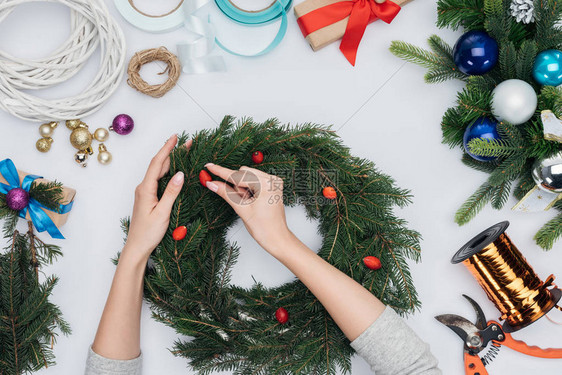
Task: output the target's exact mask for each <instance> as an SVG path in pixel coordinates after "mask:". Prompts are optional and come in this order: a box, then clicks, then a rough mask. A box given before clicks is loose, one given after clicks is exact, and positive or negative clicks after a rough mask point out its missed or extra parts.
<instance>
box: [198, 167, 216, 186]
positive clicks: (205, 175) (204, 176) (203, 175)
mask: <svg viewBox="0 0 562 375" xmlns="http://www.w3.org/2000/svg"><path fill="white" fill-rule="evenodd" d="M208 181H213V179H212V178H211V175H210V174H209V172H207V171H206V170H204V169H203V170H202V171H201V172H199V182H200V183H201V185H203V186H204V187H207V182H208Z"/></svg>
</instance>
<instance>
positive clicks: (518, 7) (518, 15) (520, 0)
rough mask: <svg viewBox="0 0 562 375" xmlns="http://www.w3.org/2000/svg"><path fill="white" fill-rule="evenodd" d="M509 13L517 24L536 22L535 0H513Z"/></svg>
mask: <svg viewBox="0 0 562 375" xmlns="http://www.w3.org/2000/svg"><path fill="white" fill-rule="evenodd" d="M509 11H510V13H511V15H512V16H513V17H514V18H515V20H516V21H517V22H523V23H531V22H535V5H534V0H511V5H510V6H509Z"/></svg>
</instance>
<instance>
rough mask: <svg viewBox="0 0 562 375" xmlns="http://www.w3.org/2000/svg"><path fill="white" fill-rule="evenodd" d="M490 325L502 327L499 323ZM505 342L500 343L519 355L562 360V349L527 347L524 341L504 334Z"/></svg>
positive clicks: (491, 322) (492, 322)
mask: <svg viewBox="0 0 562 375" xmlns="http://www.w3.org/2000/svg"><path fill="white" fill-rule="evenodd" d="M490 324H497V325H500V324H499V323H498V322H494V321H490V322H488V325H490ZM504 336H505V340H504V341H500V343H501V344H502V345H505V346H507V347H508V348H510V349H513V350H515V351H517V352H519V353H523V354H526V355H530V356H532V357H539V358H562V349H554V348H540V347H538V346H534V345H533V346H531V345H527V343H525V342H524V341H520V340H515V339H514V338H513V337H512V336H511V334H509V333H507V332H504Z"/></svg>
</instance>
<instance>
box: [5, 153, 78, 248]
mask: <svg viewBox="0 0 562 375" xmlns="http://www.w3.org/2000/svg"><path fill="white" fill-rule="evenodd" d="M39 185H42V186H43V187H47V188H46V189H41V188H38V186H39ZM0 194H2V195H0V199H2V200H4V202H0V203H1V204H2V205H4V206H5V207H7V208H9V209H11V210H13V211H14V212H17V214H18V215H19V216H20V217H21V218H24V219H26V220H28V221H31V222H33V225H34V226H35V228H36V229H37V231H38V232H44V231H47V233H49V234H50V235H51V237H52V238H58V239H64V237H63V235H62V233H61V232H60V230H59V228H60V227H61V226H62V225H64V223H66V220H67V219H68V214H69V212H70V210H71V209H72V205H73V203H74V196H75V195H76V190H74V189H71V188H68V187H64V186H61V185H60V184H56V183H52V182H49V181H47V180H44V179H43V177H41V176H36V175H31V174H27V173H25V172H21V171H18V170H17V169H16V166H15V165H14V163H13V162H12V160H10V159H5V160H2V161H0ZM49 197H52V199H54V200H56V204H49V203H48V202H46V201H45V200H49ZM50 203H52V202H50Z"/></svg>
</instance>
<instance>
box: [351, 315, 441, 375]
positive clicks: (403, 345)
mask: <svg viewBox="0 0 562 375" xmlns="http://www.w3.org/2000/svg"><path fill="white" fill-rule="evenodd" d="M351 346H352V347H353V349H355V351H356V352H357V353H358V354H359V355H360V356H361V357H363V358H364V359H365V360H366V361H367V363H369V365H371V369H372V370H373V371H374V372H375V374H376V375H440V374H441V370H439V368H438V367H437V365H438V363H437V359H436V358H435V357H434V356H433V355H432V354H431V352H430V351H429V345H428V344H426V343H425V342H423V341H422V340H421V339H420V338H419V337H418V336H417V335H416V333H415V332H414V331H413V330H412V329H411V328H410V327H409V326H408V325H407V324H406V322H404V320H402V319H401V318H400V317H399V316H398V314H396V312H395V311H394V310H393V309H392V308H389V307H387V308H386V309H385V310H384V311H383V313H382V314H381V316H380V317H379V318H378V319H377V320H376V321H375V322H374V323H373V324H372V325H371V326H370V327H369V328H367V329H366V330H365V332H363V333H362V334H361V335H360V336H359V337H358V338H357V339H355V340H354V341H353V342H352V343H351Z"/></svg>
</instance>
